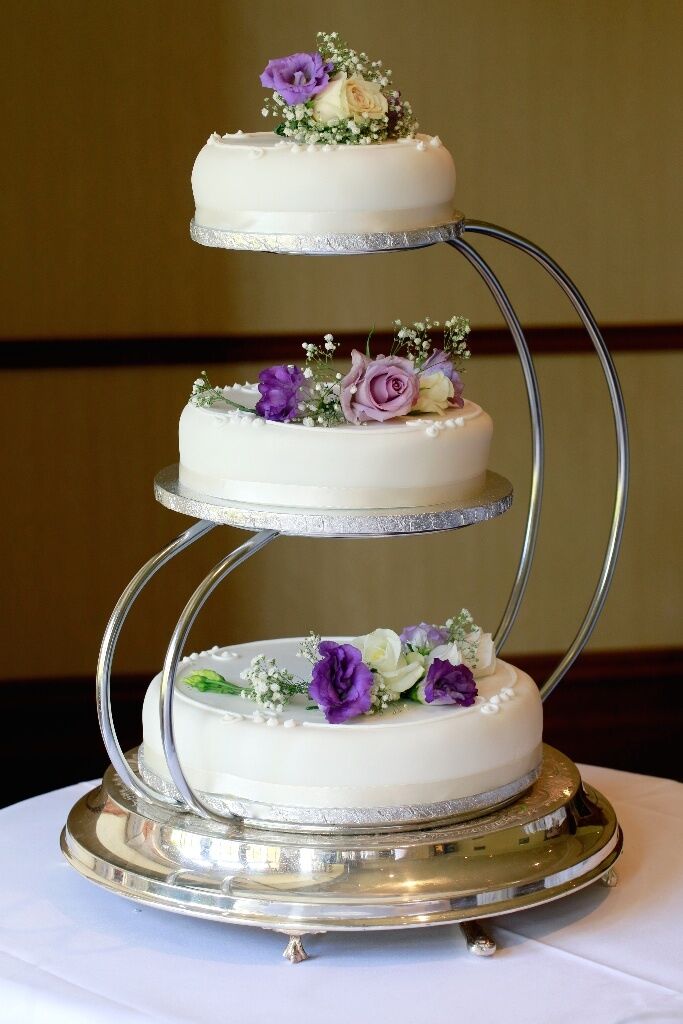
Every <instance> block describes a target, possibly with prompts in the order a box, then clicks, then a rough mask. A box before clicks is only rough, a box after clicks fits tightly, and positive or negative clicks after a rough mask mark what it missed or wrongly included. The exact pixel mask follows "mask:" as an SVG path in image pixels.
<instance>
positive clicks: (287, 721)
mask: <svg viewBox="0 0 683 1024" xmlns="http://www.w3.org/2000/svg"><path fill="white" fill-rule="evenodd" d="M282 724H283V726H284V728H285V729H293V728H294V726H295V725H296V722H295V721H294V719H293V718H286V719H285V720H284V722H283V723H282Z"/></svg>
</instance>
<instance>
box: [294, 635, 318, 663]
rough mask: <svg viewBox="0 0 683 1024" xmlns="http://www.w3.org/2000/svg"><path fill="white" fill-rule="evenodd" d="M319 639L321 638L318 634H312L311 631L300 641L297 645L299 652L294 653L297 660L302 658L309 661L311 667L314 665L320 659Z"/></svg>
mask: <svg viewBox="0 0 683 1024" xmlns="http://www.w3.org/2000/svg"><path fill="white" fill-rule="evenodd" d="M321 639H322V637H321V636H320V635H319V634H318V633H314V632H313V630H311V632H310V634H309V635H308V636H307V637H306V638H305V640H302V641H301V643H300V644H299V650H298V651H297V652H296V656H297V658H304V659H305V660H306V661H310V663H311V665H316V664H317V663H318V662H319V661H320V660H321V659H322V654H321V653H320V641H321Z"/></svg>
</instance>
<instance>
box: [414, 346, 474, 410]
mask: <svg viewBox="0 0 683 1024" xmlns="http://www.w3.org/2000/svg"><path fill="white" fill-rule="evenodd" d="M420 373H421V374H422V375H423V376H424V377H428V376H429V374H430V373H443V375H444V377H448V379H449V381H450V382H451V384H452V385H453V397H452V398H451V405H456V406H457V407H458V408H459V409H462V407H463V405H464V404H465V403H464V402H463V399H462V392H463V383H462V377H461V376H460V374H459V373H458V371H457V370H456V369H455V367H454V366H453V362H452V361H451V360H450V359H449V358H448V354H447V353H446V352H444V350H443V349H442V348H435V349H434V351H433V352H432V354H431V355H430V357H429V359H427V361H426V362H425V364H424V366H423V367H422V369H421V370H420Z"/></svg>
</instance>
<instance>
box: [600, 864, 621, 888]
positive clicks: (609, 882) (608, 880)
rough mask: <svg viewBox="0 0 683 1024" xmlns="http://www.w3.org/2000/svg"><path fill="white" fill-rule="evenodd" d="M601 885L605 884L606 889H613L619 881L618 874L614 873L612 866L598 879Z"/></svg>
mask: <svg viewBox="0 0 683 1024" xmlns="http://www.w3.org/2000/svg"><path fill="white" fill-rule="evenodd" d="M600 881H601V883H602V884H603V885H606V886H607V888H608V889H613V888H614V886H615V885H616V884H617V882H618V881H619V875H618V874H617V873H616V871H615V870H614V868H609V870H608V871H606V872H605V873H604V875H603V876H602V877H601V879H600Z"/></svg>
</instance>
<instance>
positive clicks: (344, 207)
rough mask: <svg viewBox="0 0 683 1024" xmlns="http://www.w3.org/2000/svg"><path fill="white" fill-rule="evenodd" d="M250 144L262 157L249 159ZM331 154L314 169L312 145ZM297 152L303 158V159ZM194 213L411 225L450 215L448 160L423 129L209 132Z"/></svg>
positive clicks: (315, 230)
mask: <svg viewBox="0 0 683 1024" xmlns="http://www.w3.org/2000/svg"><path fill="white" fill-rule="evenodd" d="M256 152H258V153H259V154H260V155H261V156H263V157H264V158H265V159H257V160H255V159H254V154H255V153H256ZM329 152H335V153H337V154H338V156H337V158H336V159H335V160H334V161H333V162H331V163H329V164H328V163H327V162H326V163H325V170H324V172H322V171H321V167H320V164H319V161H318V159H317V157H318V154H322V153H329ZM302 155H304V156H305V157H307V159H304V160H302V159H301V156H302ZM192 188H193V191H194V196H195V204H196V214H195V220H196V223H197V224H198V225H200V226H202V227H207V228H217V229H219V230H220V229H222V230H228V231H231V230H232V231H249V230H251V231H260V232H266V233H269V232H285V233H294V234H317V235H319V234H326V233H328V232H340V233H354V232H359V231H363V232H373V231H380V232H381V231H410V230H416V229H418V228H425V227H433V226H436V225H439V224H446V223H449V222H450V221H452V220H453V213H454V193H455V168H454V165H453V160H452V158H451V155H450V153H449V152H448V150H447V149H445V148H444V147H443V146H442V145H440V144H439V145H435V144H434V139H433V138H431V137H430V136H428V135H418V136H416V138H415V139H398V140H391V141H387V142H380V143H373V144H372V145H368V146H351V145H340V146H327V145H317V144H314V145H309V146H306V147H304V146H299V145H297V144H296V143H289V142H285V143H284V144H283V140H282V139H280V138H279V137H278V136H277V135H275V134H274V133H273V132H251V133H247V134H244V133H241V132H238V133H236V134H235V135H224V136H223V137H221V136H219V135H217V134H214V135H212V136H211V137H210V139H209V141H208V142H207V145H206V146H205V147H204V148H203V149H202V150H201V152H200V153H199V155H198V157H197V160H196V161H195V165H194V169H193V172H192Z"/></svg>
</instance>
